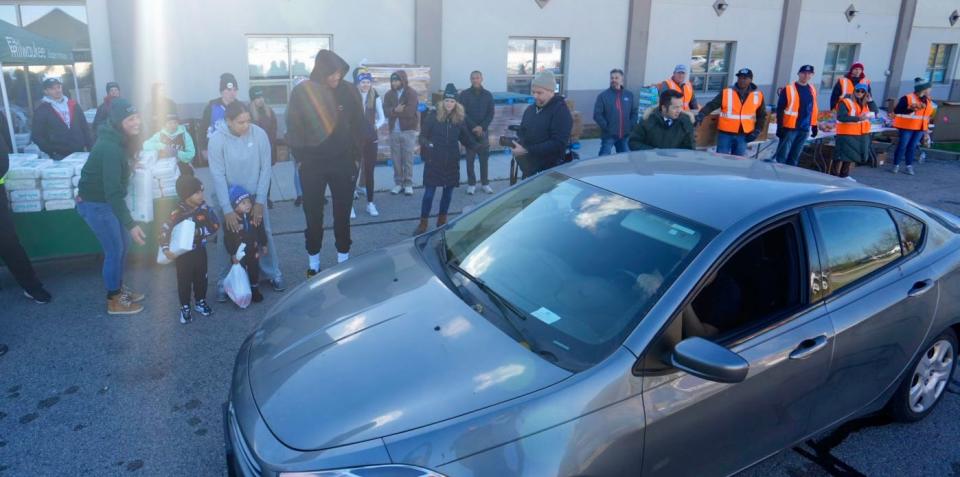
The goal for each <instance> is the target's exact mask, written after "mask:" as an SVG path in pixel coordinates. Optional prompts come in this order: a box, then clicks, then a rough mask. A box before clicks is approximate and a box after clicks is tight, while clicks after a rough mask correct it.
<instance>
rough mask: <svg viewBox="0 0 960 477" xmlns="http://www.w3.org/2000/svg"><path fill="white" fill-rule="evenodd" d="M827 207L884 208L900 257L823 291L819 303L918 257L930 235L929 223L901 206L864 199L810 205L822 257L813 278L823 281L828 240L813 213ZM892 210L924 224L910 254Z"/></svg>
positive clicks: (854, 288) (811, 219)
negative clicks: (895, 233)
mask: <svg viewBox="0 0 960 477" xmlns="http://www.w3.org/2000/svg"><path fill="white" fill-rule="evenodd" d="M825 207H872V208H875V209H881V210H883V211H884V212H886V213H887V217H888V218H889V219H890V222H891V223H893V227H894V230H895V231H896V232H897V243H898V244H899V245H900V258H898V259H896V260H893V261H891V262H890V263H888V264H886V265H884V266H883V267H880V268H878V269H876V270H874V271H872V272H870V273H868V274H866V275H864V276H862V277H859V278H857V279H856V280H854V281H852V282H850V283H848V284H846V285H844V286H843V287H841V288H840V289H839V290H833V289H832V288H831V289H829V291H828V292H827V293H825V294H824V293H822V292H821V294H820V298H819V300H818V302H817V303H819V302H822V303H829V302H832V301H835V300H837V299H839V298H840V297H843V296H844V295H846V294H848V293H851V292H853V291H855V290H857V289H859V288H860V287H862V286H864V285H866V284H867V283H869V282H870V281H872V280H874V279H875V278H876V277H878V276H880V275H883V274H885V273H887V272H889V271H890V270H891V269H894V268H897V267H899V266H901V265H903V264H904V263H905V262H907V261H908V260H911V259H913V258H914V257H917V256H918V255H920V254H921V253H922V252H923V250H924V249H925V248H926V245H927V235H928V234H927V230H928V229H929V226H928V224H927V223H926V222H925V221H924V220H922V219H920V218H918V217H917V216H916V215H914V214H911V213H909V212H907V211H904V210H903V209H901V208H899V207H893V206H890V205H886V204H878V203H875V202H864V201H837V202H825V203H821V204H816V205H813V206H810V207H809V208H808V214H809V216H810V221H811V222H810V223H811V226H812V227H813V231H814V237H815V240H816V249H817V252H818V254H819V257H820V260H821V262H820V271H819V272H818V274H817V276H816V278H813V279H815V280H819V281H820V282H821V283H822V282H823V281H824V280H825V279H824V278H823V273H824V271H825V270H826V268H827V267H826V266H825V265H824V263H823V262H824V261H825V258H824V257H826V256H827V252H826V241H825V240H824V239H823V234H822V231H821V229H820V224H819V222H817V219H816V216H815V214H814V213H813V210H814V209H817V208H825ZM892 211H897V212H900V213H902V214H904V215H906V216H907V217H910V218H912V219H914V220H917V221H919V222H920V223H921V224H923V233H922V235H921V238H920V244H919V245H918V246H917V248H916V249H914V250H913V251H912V252H910V253H909V254H905V253H904V247H903V234H902V233H901V232H900V225H899V224H898V223H897V220H896V219H895V218H894V217H893V214H892ZM821 287H822V285H821Z"/></svg>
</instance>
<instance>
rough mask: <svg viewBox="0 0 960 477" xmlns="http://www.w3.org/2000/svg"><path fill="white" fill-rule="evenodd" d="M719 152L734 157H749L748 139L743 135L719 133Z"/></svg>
mask: <svg viewBox="0 0 960 477" xmlns="http://www.w3.org/2000/svg"><path fill="white" fill-rule="evenodd" d="M717 152H718V153H720V154H733V155H734V156H746V155H747V137H746V136H744V135H743V134H730V133H725V132H721V133H717Z"/></svg>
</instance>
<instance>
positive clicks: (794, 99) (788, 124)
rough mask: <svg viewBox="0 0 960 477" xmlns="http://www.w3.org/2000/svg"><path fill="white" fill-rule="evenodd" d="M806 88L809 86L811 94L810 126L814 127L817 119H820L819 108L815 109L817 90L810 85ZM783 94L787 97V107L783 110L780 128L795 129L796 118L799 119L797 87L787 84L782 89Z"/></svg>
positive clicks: (793, 84)
mask: <svg viewBox="0 0 960 477" xmlns="http://www.w3.org/2000/svg"><path fill="white" fill-rule="evenodd" d="M808 86H810V92H811V93H812V94H813V111H811V113H810V114H811V116H810V125H811V126H816V125H817V119H818V118H819V117H820V108H819V107H817V88H816V87H814V86H813V85H812V84H811V85H808ZM783 92H784V94H786V95H787V107H786V108H784V110H783V124H782V126H783V127H785V128H787V129H796V128H797V118H799V117H800V93H799V92H798V91H797V85H796V84H795V83H790V84H788V85H787V87H786V88H783Z"/></svg>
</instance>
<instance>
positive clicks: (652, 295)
mask: <svg viewBox="0 0 960 477" xmlns="http://www.w3.org/2000/svg"><path fill="white" fill-rule="evenodd" d="M712 233H713V232H712V231H711V229H708V228H706V227H704V226H701V225H699V224H696V223H691V222H690V221H686V220H683V219H681V218H679V217H675V216H673V215H672V214H669V213H666V212H663V211H660V210H657V209H654V208H652V207H649V206H647V205H644V204H642V203H640V202H637V201H634V200H631V199H628V198H626V197H623V196H620V195H617V194H613V193H611V192H608V191H606V190H603V189H600V188H597V187H594V186H592V185H589V184H586V183H584V182H581V181H578V180H576V179H572V178H569V177H566V176H563V175H561V174H558V173H551V174H544V175H541V176H539V177H537V178H535V179H533V180H531V181H529V182H527V183H526V184H523V185H522V186H520V187H517V188H515V189H513V190H510V191H508V192H506V193H504V194H503V195H501V196H500V197H497V198H496V199H495V200H492V201H490V202H488V203H487V204H485V205H483V206H481V207H479V208H478V209H476V210H474V211H472V212H470V213H469V214H467V215H465V216H464V217H462V218H461V219H460V220H458V221H456V222H455V223H453V224H451V225H450V226H448V228H447V229H446V230H445V232H444V234H445V236H444V241H445V242H446V250H444V251H442V252H443V254H444V255H445V258H446V260H447V263H449V264H450V265H451V266H452V268H453V269H454V272H456V271H462V272H465V273H466V274H467V275H468V276H469V278H471V279H475V280H476V281H478V282H480V285H481V286H482V287H483V288H485V289H487V291H488V292H490V293H492V294H495V295H497V297H496V298H497V299H502V300H503V301H506V302H508V303H509V305H510V307H509V309H511V310H518V313H516V314H515V315H517V316H513V317H511V318H513V320H514V324H519V326H514V328H518V327H519V328H521V329H522V332H523V333H524V335H525V336H526V337H528V338H530V339H531V341H535V342H536V345H537V346H539V347H541V348H542V349H543V351H546V352H548V353H550V354H553V355H556V356H558V357H560V360H565V361H567V362H568V363H572V364H571V366H569V367H570V368H583V367H587V366H589V365H592V364H595V363H596V362H598V361H600V360H602V359H603V358H604V357H606V356H607V355H609V354H610V353H611V352H612V351H613V349H615V348H616V347H617V346H619V345H620V344H621V343H622V341H623V339H624V338H625V337H626V335H627V334H629V333H630V332H631V331H632V330H633V328H634V327H635V326H636V324H637V322H638V321H639V320H640V318H641V317H642V316H643V314H644V313H645V312H646V311H647V310H649V308H650V307H651V306H652V305H653V304H654V303H655V302H656V300H657V299H658V298H659V296H660V295H661V294H662V293H663V291H664V290H666V289H667V288H668V287H669V286H670V284H671V283H672V282H673V281H674V280H675V279H676V277H677V276H678V275H679V274H680V272H681V271H682V270H683V269H684V267H686V265H687V263H688V262H689V261H690V260H691V259H692V258H693V257H694V256H695V254H696V252H698V251H699V250H700V248H701V247H702V246H703V244H704V243H705V242H706V241H707V237H706V236H708V235H711V236H712ZM521 312H522V313H521ZM531 344H533V343H531Z"/></svg>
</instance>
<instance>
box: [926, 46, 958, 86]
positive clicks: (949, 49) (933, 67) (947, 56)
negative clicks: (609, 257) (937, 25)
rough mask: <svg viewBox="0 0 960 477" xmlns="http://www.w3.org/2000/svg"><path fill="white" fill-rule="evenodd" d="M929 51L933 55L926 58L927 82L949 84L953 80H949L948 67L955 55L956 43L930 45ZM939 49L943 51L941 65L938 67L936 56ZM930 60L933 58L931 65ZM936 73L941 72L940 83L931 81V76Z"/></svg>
mask: <svg viewBox="0 0 960 477" xmlns="http://www.w3.org/2000/svg"><path fill="white" fill-rule="evenodd" d="M930 49H931V50H932V51H931V53H933V54H931V55H930V56H929V57H928V58H927V69H926V73H927V80H928V81H930V82H931V83H933V84H949V83H950V82H951V81H953V79H952V78H950V74H949V73H950V65H952V64H953V56H954V54H955V53H954V52H955V51H956V49H957V44H956V43H931V44H930ZM941 49H943V50H944V52H943V64H942V65H941V66H939V67H938V66H937V54H938V53H939V52H940V50H941ZM931 58H933V63H932V64H931V63H930V59H931ZM937 71H942V72H943V79H942V80H940V81H935V80H934V79H933V75H934V73H936V72H937Z"/></svg>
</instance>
